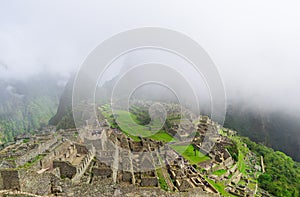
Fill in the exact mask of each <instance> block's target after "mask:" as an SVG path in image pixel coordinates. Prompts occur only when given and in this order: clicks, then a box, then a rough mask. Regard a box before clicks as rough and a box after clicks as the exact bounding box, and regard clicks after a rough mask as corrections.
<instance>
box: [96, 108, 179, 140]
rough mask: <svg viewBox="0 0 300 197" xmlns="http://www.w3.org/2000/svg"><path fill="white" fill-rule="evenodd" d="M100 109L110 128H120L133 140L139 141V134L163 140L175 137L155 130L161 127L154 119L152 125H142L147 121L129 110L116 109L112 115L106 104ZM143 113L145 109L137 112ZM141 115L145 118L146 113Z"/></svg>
mask: <svg viewBox="0 0 300 197" xmlns="http://www.w3.org/2000/svg"><path fill="white" fill-rule="evenodd" d="M101 109H102V114H103V116H104V117H105V118H106V119H107V120H108V122H109V124H110V126H111V127H112V128H118V129H120V130H121V131H122V132H123V133H125V134H126V135H127V136H128V137H130V138H132V139H133V140H135V141H140V138H139V136H141V137H146V138H147V137H148V138H150V139H153V140H157V141H164V142H170V141H175V139H173V137H172V136H171V135H169V134H168V133H167V132H165V131H164V130H158V131H157V128H159V127H161V126H160V125H159V122H157V121H154V122H153V124H152V125H143V123H146V122H147V121H146V120H143V118H141V117H139V116H137V115H135V114H133V113H131V112H128V111H124V110H116V111H114V113H115V114H114V115H112V114H111V113H110V111H111V110H110V109H109V106H108V105H103V106H102V107H101ZM144 113H145V111H143V113H139V114H140V115H141V114H144ZM142 117H145V118H147V116H146V115H142Z"/></svg>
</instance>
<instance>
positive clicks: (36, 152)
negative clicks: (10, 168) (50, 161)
mask: <svg viewBox="0 0 300 197" xmlns="http://www.w3.org/2000/svg"><path fill="white" fill-rule="evenodd" d="M56 142H57V138H53V139H51V140H48V141H46V142H44V143H41V144H39V145H38V147H37V148H35V149H33V150H31V151H29V152H28V153H26V154H25V155H23V156H21V157H19V158H17V159H16V161H15V162H16V165H17V166H22V165H24V164H25V163H26V162H28V161H29V160H31V159H33V158H35V157H36V156H38V155H39V154H42V153H44V152H45V151H46V150H48V149H49V147H50V146H52V145H53V144H55V143H56Z"/></svg>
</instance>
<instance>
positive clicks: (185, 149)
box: [170, 144, 210, 164]
mask: <svg viewBox="0 0 300 197" xmlns="http://www.w3.org/2000/svg"><path fill="white" fill-rule="evenodd" d="M170 147H171V148H173V149H174V150H175V151H177V152H178V153H180V154H181V155H182V156H183V157H184V158H185V159H186V160H188V161H189V162H190V163H191V164H198V163H201V162H204V161H207V160H210V157H209V156H207V155H204V154H203V153H201V152H200V151H198V150H196V154H195V151H194V147H193V145H191V144H189V145H171V146H170Z"/></svg>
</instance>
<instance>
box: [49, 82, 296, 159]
mask: <svg viewBox="0 0 300 197" xmlns="http://www.w3.org/2000/svg"><path fill="white" fill-rule="evenodd" d="M73 80H74V78H72V79H71V80H70V81H69V82H68V84H67V86H66V88H65V90H64V93H63V94H62V97H61V99H60V105H59V107H58V110H57V113H56V115H55V116H54V117H53V118H52V119H51V120H50V122H49V123H50V124H52V125H57V126H58V127H59V128H69V127H74V122H73V119H72V111H71V103H72V85H73ZM113 81H114V80H111V81H110V82H107V83H106V84H105V85H104V86H106V87H108V88H109V87H110V86H111V84H112V83H113ZM104 89H105V88H104ZM101 95H102V96H103V95H106V93H105V90H103V89H102V90H98V91H97V96H96V97H97V98H101ZM298 119H299V118H298V117H297V116H295V115H293V114H288V113H284V112H281V111H270V110H263V109H261V108H255V109H253V108H251V107H250V105H247V103H245V102H234V103H231V104H230V105H229V106H228V108H227V114H226V119H225V123H224V126H225V127H227V128H230V129H234V130H236V131H238V132H239V134H240V135H241V136H245V137H249V138H250V139H251V140H253V141H254V142H257V143H261V144H263V145H266V146H268V147H271V148H273V149H274V150H279V151H282V152H284V153H286V154H287V155H289V156H291V157H292V158H293V159H294V160H296V161H300V154H299V152H298V151H299V150H300V135H299V131H300V122H299V121H298Z"/></svg>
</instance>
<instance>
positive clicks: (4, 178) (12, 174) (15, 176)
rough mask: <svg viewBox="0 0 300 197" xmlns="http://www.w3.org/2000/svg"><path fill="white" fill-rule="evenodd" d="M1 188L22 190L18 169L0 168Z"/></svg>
mask: <svg viewBox="0 0 300 197" xmlns="http://www.w3.org/2000/svg"><path fill="white" fill-rule="evenodd" d="M0 189H1V190H5V189H17V190H20V183H19V172H18V171H17V170H10V169H7V170H0Z"/></svg>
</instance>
